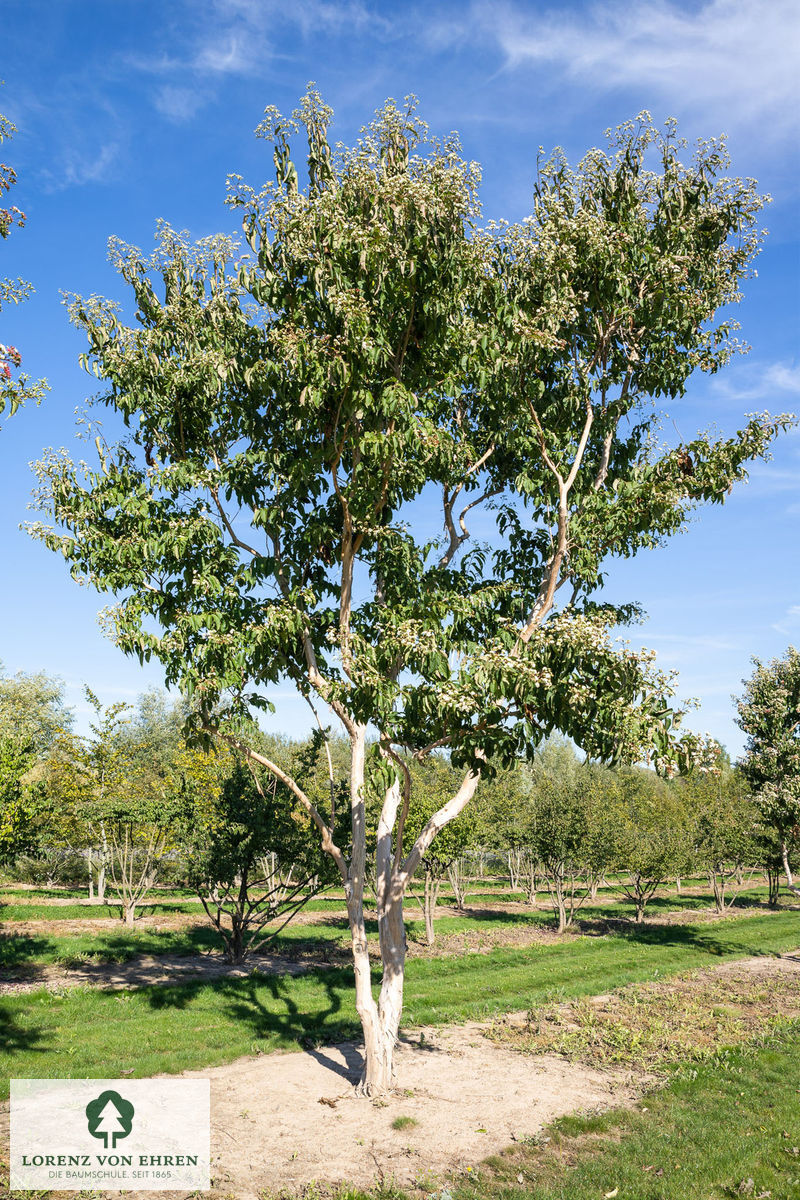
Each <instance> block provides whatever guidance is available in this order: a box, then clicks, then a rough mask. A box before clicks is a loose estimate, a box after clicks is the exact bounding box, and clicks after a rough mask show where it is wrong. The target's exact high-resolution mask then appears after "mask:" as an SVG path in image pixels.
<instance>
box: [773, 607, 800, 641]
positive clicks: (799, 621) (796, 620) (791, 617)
mask: <svg viewBox="0 0 800 1200" xmlns="http://www.w3.org/2000/svg"><path fill="white" fill-rule="evenodd" d="M772 628H773V629H774V630H775V631H776V633H782V634H783V636H784V637H795V638H796V637H798V636H800V604H792V605H791V607H790V608H787V610H786V613H785V614H784V617H783V619H782V620H780V621H777V622H776V623H775V624H774V625H773V626H772Z"/></svg>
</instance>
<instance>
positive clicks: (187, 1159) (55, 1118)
mask: <svg viewBox="0 0 800 1200" xmlns="http://www.w3.org/2000/svg"><path fill="white" fill-rule="evenodd" d="M210 1130H211V1085H210V1083H209V1081H208V1080H207V1079H12V1080H11V1189H12V1191H13V1190H15V1189H25V1188H30V1189H36V1188H47V1189H48V1190H50V1191H54V1192H59V1191H61V1192H81V1191H107V1192H119V1191H132V1192H155V1191H159V1192H166V1191H171V1190H173V1189H174V1190H176V1191H186V1190H193V1191H202V1190H204V1189H208V1188H209V1187H210V1186H211V1182H210V1174H209V1169H210V1160H211V1134H210Z"/></svg>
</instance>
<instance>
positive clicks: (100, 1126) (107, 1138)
mask: <svg viewBox="0 0 800 1200" xmlns="http://www.w3.org/2000/svg"><path fill="white" fill-rule="evenodd" d="M133 1112H134V1108H133V1105H132V1104H131V1102H130V1100H123V1098H122V1096H120V1094H119V1092H112V1091H108V1092H101V1093H100V1095H99V1096H98V1097H97V1099H96V1100H90V1101H89V1103H88V1104H87V1105H86V1118H87V1120H88V1122H89V1133H90V1134H91V1135H92V1137H96V1138H102V1139H103V1145H104V1146H105V1148H106V1150H108V1149H111V1150H113V1149H114V1147H115V1146H116V1144H117V1140H118V1139H119V1138H126V1137H127V1136H128V1134H129V1133H130V1131H131V1128H132V1126H133Z"/></svg>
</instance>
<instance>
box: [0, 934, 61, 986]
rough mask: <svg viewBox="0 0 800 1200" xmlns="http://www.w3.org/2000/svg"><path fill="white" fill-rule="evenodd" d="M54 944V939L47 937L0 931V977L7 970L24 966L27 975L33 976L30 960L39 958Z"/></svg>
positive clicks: (51, 948)
mask: <svg viewBox="0 0 800 1200" xmlns="http://www.w3.org/2000/svg"><path fill="white" fill-rule="evenodd" d="M55 945H56V943H55V941H54V940H53V939H52V938H49V937H41V936H33V935H32V934H27V933H5V932H0V978H2V976H4V975H5V973H6V972H7V971H19V969H20V968H21V967H22V968H26V970H25V974H26V976H27V977H29V978H30V977H31V975H33V976H34V977H35V974H36V972H35V971H33V972H32V971H31V967H32V960H35V959H37V958H39V959H40V958H41V957H42V956H43V955H44V954H47V953H48V952H50V951H52V950H53V947H54V946H55Z"/></svg>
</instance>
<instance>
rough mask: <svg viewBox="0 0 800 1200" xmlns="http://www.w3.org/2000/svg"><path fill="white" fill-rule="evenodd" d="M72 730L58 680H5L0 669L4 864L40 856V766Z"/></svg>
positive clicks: (0, 850) (0, 843) (0, 848)
mask: <svg viewBox="0 0 800 1200" xmlns="http://www.w3.org/2000/svg"><path fill="white" fill-rule="evenodd" d="M71 724H72V713H71V712H70V711H69V710H68V709H67V708H66V706H65V704H64V685H63V684H62V683H61V681H60V680H57V679H52V678H50V677H49V676H47V675H45V674H44V673H43V672H39V673H36V674H26V673H24V672H19V673H18V674H16V675H13V676H9V675H6V674H5V672H4V670H3V668H2V664H0V795H2V801H0V855H1V856H2V858H3V860H4V861H6V862H9V861H12V860H14V859H15V858H17V857H18V856H20V855H26V854H27V855H31V854H34V855H35V854H38V855H39V856H41V854H42V853H43V847H42V844H41V830H42V826H43V823H44V822H46V820H47V816H46V812H47V800H46V793H45V790H44V788H43V779H44V775H45V770H46V768H45V760H46V758H47V755H48V753H49V752H50V750H51V748H52V745H53V742H54V740H55V738H56V737H57V735H58V733H59V732H60V731H62V730H67V729H69V728H70V726H71Z"/></svg>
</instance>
